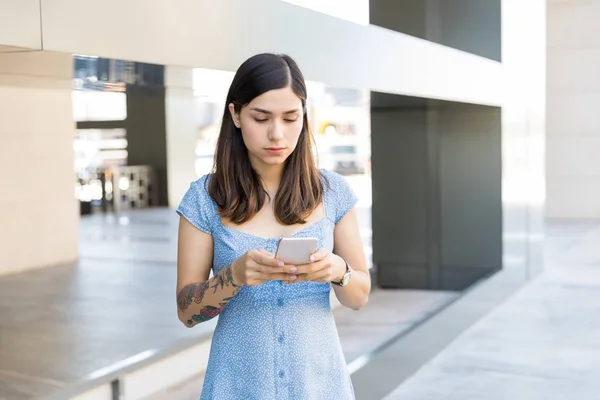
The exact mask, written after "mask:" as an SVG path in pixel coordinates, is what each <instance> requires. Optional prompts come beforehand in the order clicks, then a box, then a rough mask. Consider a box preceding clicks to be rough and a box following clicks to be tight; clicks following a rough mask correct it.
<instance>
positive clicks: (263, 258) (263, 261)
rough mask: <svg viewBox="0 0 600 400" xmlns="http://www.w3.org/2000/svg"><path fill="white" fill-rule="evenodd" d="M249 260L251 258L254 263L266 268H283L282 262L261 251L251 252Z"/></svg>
mask: <svg viewBox="0 0 600 400" xmlns="http://www.w3.org/2000/svg"><path fill="white" fill-rule="evenodd" d="M250 258H252V260H253V261H254V262H255V263H257V264H260V265H265V266H268V267H283V265H284V263H283V262H282V261H279V260H276V259H275V258H273V256H272V255H271V254H270V253H268V252H263V251H262V250H259V251H256V252H253V253H252V254H251V256H250Z"/></svg>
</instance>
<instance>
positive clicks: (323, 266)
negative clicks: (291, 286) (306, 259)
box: [289, 249, 346, 283]
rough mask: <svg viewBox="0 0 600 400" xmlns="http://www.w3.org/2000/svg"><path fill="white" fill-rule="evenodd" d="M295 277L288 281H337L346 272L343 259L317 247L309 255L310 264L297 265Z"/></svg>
mask: <svg viewBox="0 0 600 400" xmlns="http://www.w3.org/2000/svg"><path fill="white" fill-rule="evenodd" d="M297 269H298V271H297V272H296V275H297V278H296V279H295V280H293V281H291V282H289V283H296V282H304V281H313V282H323V283H328V282H331V281H339V280H341V279H342V276H343V275H344V273H345V272H346V263H345V262H344V260H343V259H342V258H341V257H339V256H337V255H335V254H333V253H331V252H330V251H328V250H326V249H319V250H317V251H315V252H314V253H313V254H312V255H311V256H310V264H304V265H298V266H297Z"/></svg>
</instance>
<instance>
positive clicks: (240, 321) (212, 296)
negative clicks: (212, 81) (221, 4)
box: [177, 54, 371, 400]
mask: <svg viewBox="0 0 600 400" xmlns="http://www.w3.org/2000/svg"><path fill="white" fill-rule="evenodd" d="M356 201H357V199H356V196H355V195H354V193H353V192H352V190H351V189H350V187H349V186H348V184H347V183H346V181H345V180H344V178H342V177H341V176H340V175H338V174H335V173H333V172H327V171H324V170H321V171H319V170H318V169H317V168H316V166H315V161H314V159H313V152H312V137H311V132H310V129H309V126H308V119H307V116H306V85H305V82H304V78H303V76H302V73H301V72H300V70H299V68H298V66H297V65H296V63H295V62H294V60H292V59H291V58H290V57H288V56H285V55H275V54H259V55H256V56H254V57H251V58H250V59H248V60H247V61H245V62H244V63H243V64H242V65H241V66H240V68H239V69H238V71H237V73H236V75H235V77H234V79H233V82H232V84H231V87H230V89H229V93H228V95H227V102H226V106H225V111H224V114H223V122H222V126H221V131H220V134H219V139H218V143H217V150H216V154H215V165H214V168H213V172H212V173H211V174H209V175H206V176H203V177H202V178H200V179H199V180H197V181H195V182H193V183H192V184H191V187H190V189H189V190H188V192H187V193H186V194H185V196H184V198H183V200H182V202H181V205H180V206H179V208H178V210H177V212H178V213H179V214H180V215H181V218H180V226H179V245H178V261H177V306H178V307H177V308H178V315H179V319H180V320H181V321H182V322H183V323H184V324H185V325H186V326H188V327H193V326H194V325H196V324H198V323H200V322H203V321H206V320H209V319H211V318H213V317H216V316H217V315H219V320H218V323H217V327H216V329H215V332H214V336H213V339H212V346H211V352H210V359H209V362H208V368H207V370H206V377H205V382H204V388H203V390H202V397H201V398H202V399H216V400H235V399H240V400H248V399H260V400H268V399H277V400H282V399H294V400H299V399H310V400H315V399H326V400H331V399H336V400H343V399H353V398H354V394H353V388H352V383H351V381H350V376H349V373H348V370H347V368H346V363H345V361H344V356H343V353H342V349H341V346H340V341H339V337H338V334H337V330H336V327H335V322H334V319H333V314H332V311H331V307H330V302H329V300H330V297H329V296H330V291H331V288H332V287H333V289H334V291H335V294H336V296H337V298H338V299H339V301H340V302H341V304H343V305H344V306H346V307H349V308H352V309H354V310H358V309H360V308H361V307H362V306H363V305H365V303H366V302H367V299H368V295H369V291H370V287H371V282H370V277H369V272H368V269H367V266H366V262H365V256H364V250H363V246H362V241H361V238H360V234H359V228H358V222H357V218H356V215H355V211H354V205H355V203H356ZM282 237H296V238H301V237H316V238H318V239H319V249H318V250H317V251H316V252H314V253H313V254H312V256H311V262H310V263H308V264H305V265H284V264H283V262H281V261H279V260H277V259H275V258H274V253H275V251H276V249H277V244H278V241H279V239H280V238H282ZM211 269H212V271H213V274H214V276H213V277H212V278H210V279H209V276H210V272H211Z"/></svg>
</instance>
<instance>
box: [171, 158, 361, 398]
mask: <svg viewBox="0 0 600 400" xmlns="http://www.w3.org/2000/svg"><path fill="white" fill-rule="evenodd" d="M321 175H322V177H325V178H326V180H327V182H328V183H329V187H328V186H327V184H325V183H324V184H323V186H324V189H325V194H324V206H325V216H324V217H323V218H322V219H321V220H319V221H317V222H315V223H312V224H310V225H307V226H305V227H304V228H302V229H301V230H299V231H298V232H296V233H295V234H294V235H292V237H298V238H300V237H316V238H318V239H319V247H322V248H326V249H327V250H329V251H332V249H333V230H334V227H335V225H336V224H337V223H338V222H339V221H340V220H341V219H342V217H343V216H344V215H346V214H347V213H348V211H350V209H352V207H354V205H355V204H356V202H357V198H356V195H355V194H354V193H353V191H352V190H351V188H350V187H349V185H348V183H347V182H346V180H345V179H344V178H343V177H342V176H340V175H339V174H337V173H334V172H329V171H325V170H321ZM209 179H210V176H209V175H205V176H203V177H201V178H200V179H198V180H197V181H195V182H192V184H191V186H190V188H189V190H188V191H187V192H186V194H185V196H184V197H183V199H182V201H181V204H180V205H179V208H178V209H177V213H178V214H180V215H183V216H184V217H185V218H186V219H187V220H188V221H190V222H191V223H192V224H193V225H194V226H196V227H197V228H198V229H200V230H202V231H204V232H206V233H209V234H210V235H212V237H213V242H214V252H213V267H212V269H213V273H214V274H217V273H218V272H219V271H220V270H221V269H223V268H225V267H227V266H229V265H231V264H232V263H233V262H234V261H235V260H236V259H238V258H239V257H241V256H242V255H243V254H244V253H246V252H247V251H248V250H253V249H255V250H258V249H264V250H267V251H269V252H271V253H275V251H276V249H277V243H278V241H279V239H280V238H279V237H277V238H263V237H259V236H254V235H251V234H248V233H244V232H241V231H238V230H236V229H234V228H231V227H227V226H225V225H223V224H222V223H221V219H220V217H219V214H218V211H217V208H216V204H215V203H214V201H213V200H212V198H211V197H210V196H209V194H208V191H207V187H208V186H207V183H208V180H209ZM330 292H331V284H329V283H318V282H300V283H293V284H289V285H284V284H283V283H282V282H281V281H268V282H266V283H264V284H262V285H259V286H252V287H250V286H244V287H243V288H242V289H241V290H240V291H239V292H238V293H237V295H235V296H234V297H233V299H232V300H231V301H230V302H229V303H228V304H227V305H226V306H225V308H224V309H223V311H222V312H221V314H220V315H219V317H218V321H217V326H216V328H215V332H214V335H213V339H212V345H211V350H210V357H209V361H208V366H207V369H206V375H205V379H204V387H203V389H202V395H201V399H206V400H208V399H211V400H238V399H239V400H251V399H256V400H270V399H273V400H285V399H293V400H301V399H307V400H319V399H323V400H333V399H335V400H346V399H354V391H353V388H352V382H351V380H350V374H349V372H348V369H347V366H346V362H345V360H344V355H343V352H342V347H341V344H340V340H339V336H338V332H337V328H336V326H335V321H334V319H333V313H332V311H331V305H330V301H329V300H330V298H329V296H330Z"/></svg>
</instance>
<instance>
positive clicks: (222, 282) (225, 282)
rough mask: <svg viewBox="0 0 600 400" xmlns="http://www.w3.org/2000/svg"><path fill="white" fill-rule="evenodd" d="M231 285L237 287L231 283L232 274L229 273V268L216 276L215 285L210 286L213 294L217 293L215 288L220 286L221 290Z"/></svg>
mask: <svg viewBox="0 0 600 400" xmlns="http://www.w3.org/2000/svg"><path fill="white" fill-rule="evenodd" d="M229 285H231V286H232V287H234V288H237V287H239V286H238V285H236V284H235V283H233V274H232V272H231V267H227V268H224V269H223V270H222V271H220V272H219V273H218V274H217V276H215V284H214V285H213V286H211V287H212V288H213V289H214V290H213V293H216V292H217V288H218V287H219V286H221V289H223V288H224V287H225V286H229Z"/></svg>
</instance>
